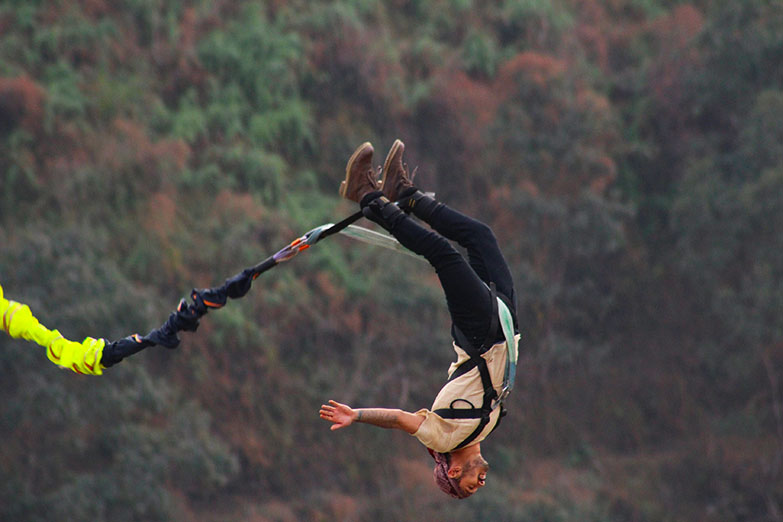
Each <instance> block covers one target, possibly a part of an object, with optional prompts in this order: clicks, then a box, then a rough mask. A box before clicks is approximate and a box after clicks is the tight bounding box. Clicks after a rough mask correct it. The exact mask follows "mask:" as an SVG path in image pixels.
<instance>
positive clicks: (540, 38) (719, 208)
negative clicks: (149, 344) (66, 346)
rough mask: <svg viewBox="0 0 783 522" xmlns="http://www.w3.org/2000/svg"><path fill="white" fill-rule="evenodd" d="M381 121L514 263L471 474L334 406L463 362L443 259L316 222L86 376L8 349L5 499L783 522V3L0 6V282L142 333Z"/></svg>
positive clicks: (326, 210) (56, 317)
mask: <svg viewBox="0 0 783 522" xmlns="http://www.w3.org/2000/svg"><path fill="white" fill-rule="evenodd" d="M397 137H400V138H402V139H403V140H404V141H405V143H406V145H407V149H406V159H407V161H408V162H409V164H410V165H411V167H413V166H418V177H417V180H418V182H419V184H420V185H421V186H422V187H423V188H424V189H426V190H431V191H434V192H436V193H437V194H438V196H439V197H440V198H441V199H443V200H444V201H446V202H448V203H449V204H451V205H452V206H454V207H456V208H458V209H461V210H463V211H465V212H467V213H470V214H472V215H475V216H477V217H478V218H480V219H481V220H483V221H485V222H487V223H488V224H490V225H492V226H493V228H494V230H495V232H496V235H497V237H498V238H499V240H500V242H501V244H502V248H503V251H504V253H505V254H506V257H507V258H508V261H509V263H510V265H511V267H512V271H513V275H514V277H515V281H516V286H517V293H518V303H517V306H518V310H519V317H520V325H521V330H522V335H523V338H522V344H521V365H520V368H519V373H518V376H517V385H516V389H515V391H514V393H513V394H512V396H511V397H510V399H509V401H508V406H509V408H510V413H509V415H508V417H507V418H506V419H505V420H504V421H503V424H502V426H501V428H500V429H499V430H498V431H497V432H495V433H494V434H493V435H492V437H491V438H489V439H488V440H487V441H486V442H485V443H484V444H483V445H482V448H483V449H484V454H485V456H486V457H487V459H488V460H489V461H490V463H491V466H492V470H491V474H490V480H489V482H488V486H487V487H486V488H484V490H482V491H481V493H480V494H477V495H474V497H472V498H470V499H468V500H465V501H460V502H455V501H452V500H450V499H448V498H447V497H445V496H444V495H442V494H441V493H440V492H438V491H437V490H436V488H435V486H434V484H433V483H432V479H431V473H432V472H431V465H432V462H431V459H430V457H429V456H428V455H427V454H426V452H425V450H424V448H422V447H421V446H420V444H419V443H418V442H417V441H416V440H415V439H413V438H412V437H408V436H407V435H405V434H402V433H400V432H391V431H386V430H379V429H373V428H368V427H366V426H364V427H363V426H358V427H353V428H350V429H349V430H346V431H339V432H330V431H329V429H328V426H327V425H326V424H325V423H324V422H323V421H321V420H320V419H318V415H317V412H318V407H319V406H320V404H321V403H322V402H324V401H325V400H327V399H329V398H334V399H337V400H341V401H343V402H347V403H350V404H353V405H356V406H370V405H375V406H386V407H401V408H404V409H408V410H416V409H418V408H420V407H428V406H429V405H430V404H431V401H432V399H433V398H434V396H435V394H436V392H437V390H438V389H439V386H440V385H441V383H442V382H443V380H444V379H445V372H446V369H447V367H448V364H449V362H450V361H451V360H452V357H453V354H452V353H451V349H450V347H449V342H450V340H449V329H448V326H449V321H448V316H447V314H446V311H445V306H444V300H443V297H442V295H441V292H440V289H439V286H438V284H437V280H436V278H435V276H434V275H433V274H432V272H431V270H429V268H428V266H427V265H426V264H424V263H422V262H421V261H419V260H416V259H413V258H408V257H407V256H400V255H397V254H393V253H389V252H388V251H385V250H382V249H378V248H376V247H372V246H368V245H364V244H360V243H355V242H351V240H349V239H347V238H342V237H335V238H331V239H329V240H328V241H324V242H322V243H320V244H319V245H318V246H317V247H315V248H313V249H311V250H309V251H308V252H306V253H304V254H302V255H300V256H298V257H297V258H295V259H294V260H292V261H291V262H289V263H288V264H286V265H285V266H283V267H279V268H277V269H275V270H274V271H272V272H270V273H267V274H264V275H263V276H262V277H261V278H259V279H258V280H257V281H256V282H255V284H254V287H253V289H252V291H251V293H250V294H249V295H248V296H247V297H245V298H244V299H243V300H242V301H237V302H232V303H230V304H229V306H227V307H226V308H224V309H222V310H220V311H217V312H214V313H211V314H209V315H208V316H207V317H206V318H205V319H204V320H203V321H202V325H201V328H200V329H199V331H198V332H197V333H196V334H185V335H184V338H183V343H182V345H181V347H180V348H179V349H178V350H174V351H167V350H165V349H163V348H154V349H148V350H146V351H145V352H143V353H141V354H139V355H137V356H134V357H133V358H132V359H129V360H126V361H125V362H123V363H121V364H120V365H118V366H116V367H113V368H111V369H109V370H108V371H107V372H106V374H105V375H104V376H102V377H84V376H79V375H76V374H74V373H72V372H67V371H61V370H60V369H58V368H57V367H56V366H54V365H52V364H51V363H50V362H49V361H48V360H47V359H46V357H45V354H44V351H43V349H41V348H40V347H37V346H35V345H31V344H29V343H25V342H22V341H17V340H12V339H10V338H9V337H7V336H3V337H0V368H2V370H0V440H2V444H0V519H2V520H9V521H39V520H40V521H44V520H46V521H50V520H78V521H82V520H84V521H87V520H89V521H112V522H116V521H126V520H128V521H130V520H138V521H142V520H143V521H155V520H193V521H218V520H221V521H222V520H249V521H259V522H260V521H294V520H323V521H326V520H329V521H331V520H345V521H360V520H361V521H364V520H374V521H379V522H380V521H399V520H433V521H439V520H458V519H474V520H497V521H538V522H561V521H595V522H598V521H612V522H620V521H628V522H631V521H633V522H641V521H683V522H685V521H687V522H692V521H780V520H783V474H782V473H783V470H782V469H781V466H782V465H783V402H781V401H782V400H783V396H782V392H783V389H782V388H781V386H782V385H781V378H782V377H783V375H781V373H783V372H782V371H781V368H783V314H781V310H783V256H781V252H783V234H781V232H782V231H783V2H780V0H754V1H747V2H745V1H731V0H726V1H708V0H695V1H691V2H685V1H678V0H603V1H599V0H516V1H514V0H496V1H487V2H480V1H477V0H432V1H424V0H392V1H388V2H380V1H373V0H338V1H316V0H313V1H305V0H275V1H268V2H259V1H236V0H230V1H229V0H209V1H207V0H190V1H188V0H180V1H162V0H116V1H111V2H109V1H107V0H82V1H64V0H62V1H56V0H50V1H43V0H3V2H2V3H0V172H1V173H2V177H0V180H2V181H1V182H0V283H1V284H2V285H3V287H4V289H5V293H6V297H7V298H10V299H15V300H18V301H22V302H25V303H28V304H30V305H31V307H32V308H33V311H34V313H36V315H37V316H38V317H39V318H40V319H41V321H42V322H43V323H44V324H46V325H47V326H49V327H52V328H58V329H59V330H60V331H61V332H62V333H63V334H64V335H65V336H66V337H68V338H71V339H76V340H81V339H83V338H84V337H86V336H94V337H104V338H108V339H119V338H120V337H124V336H126V335H128V334H130V333H133V332H139V333H142V334H144V333H146V332H147V331H149V330H150V329H152V328H154V327H157V326H159V325H160V324H161V323H162V321H163V320H164V319H165V318H166V317H167V315H168V313H169V312H170V311H171V310H172V309H173V307H174V306H175V305H176V303H177V302H178V300H179V299H180V298H181V297H183V296H186V295H187V294H188V292H189V290H190V288H192V287H208V286H215V285H218V284H220V283H222V282H223V279H224V278H226V277H228V276H230V275H233V274H235V273H237V272H239V271H240V270H241V269H242V268H244V267H246V266H251V265H253V264H255V263H256V262H258V261H260V260H261V259H263V258H265V257H266V256H268V255H270V254H271V253H273V252H275V251H276V250H277V249H279V248H281V247H282V246H283V245H285V244H286V243H287V242H289V241H290V240H292V239H293V238H295V237H297V236H299V235H300V234H302V233H304V232H305V231H307V230H309V229H311V228H313V227H315V226H317V225H320V224H323V223H326V222H334V221H337V220H339V219H340V218H341V217H343V216H345V215H347V214H348V213H350V212H353V211H354V207H353V206H352V205H350V204H348V203H346V202H344V201H341V200H340V199H339V198H338V196H337V186H338V184H339V181H340V179H341V178H342V176H343V172H344V165H345V162H346V160H347V158H348V156H349V155H350V153H351V152H352V151H353V149H354V148H355V147H356V146H357V145H358V144H359V143H361V142H363V141H365V140H370V141H372V142H373V143H374V144H375V146H376V149H377V150H378V155H379V157H376V162H378V163H380V162H381V161H382V157H383V155H384V154H385V152H386V150H387V148H388V147H389V146H390V145H391V143H392V141H393V140H394V139H395V138H397Z"/></svg>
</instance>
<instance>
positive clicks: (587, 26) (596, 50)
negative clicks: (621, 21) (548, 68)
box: [576, 0, 615, 72]
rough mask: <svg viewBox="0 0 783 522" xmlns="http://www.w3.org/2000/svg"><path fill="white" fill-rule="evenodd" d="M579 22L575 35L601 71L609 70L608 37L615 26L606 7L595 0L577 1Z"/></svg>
mask: <svg viewBox="0 0 783 522" xmlns="http://www.w3.org/2000/svg"><path fill="white" fill-rule="evenodd" d="M579 10H580V16H579V19H578V20H579V24H578V25H577V27H576V36H577V38H578V39H579V41H580V42H581V43H582V45H583V46H584V48H585V49H586V50H587V52H588V54H590V55H592V56H593V57H594V59H595V61H596V63H597V64H598V66H599V67H600V68H601V70H602V71H604V72H608V71H609V45H610V44H609V37H608V35H609V34H611V32H612V31H613V28H614V27H615V26H614V25H613V24H612V22H611V20H609V18H608V16H607V13H606V8H605V7H604V5H602V4H601V3H599V2H597V1H596V0H582V1H580V2H579Z"/></svg>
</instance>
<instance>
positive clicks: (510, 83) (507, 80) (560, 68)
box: [494, 51, 566, 99]
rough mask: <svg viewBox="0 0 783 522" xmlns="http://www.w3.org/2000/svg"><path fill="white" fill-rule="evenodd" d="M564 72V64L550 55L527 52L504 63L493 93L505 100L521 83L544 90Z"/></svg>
mask: <svg viewBox="0 0 783 522" xmlns="http://www.w3.org/2000/svg"><path fill="white" fill-rule="evenodd" d="M565 71H566V64H565V62H563V61H562V60H559V59H557V58H555V57H554V56H551V55H546V54H541V53H537V52H534V51H527V52H523V53H520V54H518V55H516V56H515V57H514V58H512V59H510V60H509V61H507V62H505V63H504V64H503V65H502V66H501V67H500V70H499V71H498V75H497V79H496V80H495V87H496V88H495V89H494V92H495V93H497V94H499V95H500V97H501V98H503V99H506V98H508V96H509V95H510V94H511V93H512V92H513V90H514V88H515V86H516V85H518V84H519V83H520V81H521V82H524V83H533V84H534V85H535V86H536V87H539V88H541V89H545V88H546V87H547V84H548V83H549V82H551V81H552V80H553V79H555V78H557V77H559V76H560V75H562V74H563V73H564V72H565Z"/></svg>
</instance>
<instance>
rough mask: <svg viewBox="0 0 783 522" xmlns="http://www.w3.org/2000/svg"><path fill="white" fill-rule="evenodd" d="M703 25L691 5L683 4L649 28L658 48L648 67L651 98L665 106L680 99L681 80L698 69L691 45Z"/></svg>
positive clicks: (702, 20) (698, 14)
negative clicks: (657, 43) (653, 59)
mask: <svg viewBox="0 0 783 522" xmlns="http://www.w3.org/2000/svg"><path fill="white" fill-rule="evenodd" d="M703 25H704V17H703V16H702V14H701V13H700V12H699V11H698V10H697V9H696V8H695V7H693V6H691V5H683V6H680V7H678V8H676V9H675V10H674V11H672V13H671V14H669V15H668V16H665V17H663V18H660V19H658V20H656V21H655V22H653V23H652V24H651V25H650V30H651V32H652V33H653V35H654V36H656V39H657V41H658V42H659V45H660V52H659V53H658V57H657V60H656V61H655V62H654V64H653V65H652V67H651V68H650V83H651V85H652V88H653V95H654V96H655V97H656V98H657V99H658V101H659V102H661V103H662V104H664V105H669V106H670V105H671V104H672V102H676V101H677V100H679V99H681V98H682V95H681V93H682V92H683V91H684V90H685V89H684V88H683V87H684V86H683V83H682V82H683V79H684V78H685V77H686V75H687V74H688V73H689V72H690V71H691V70H692V69H693V68H694V67H696V66H697V64H698V61H699V54H698V50H697V49H696V47H694V46H693V45H692V43H693V40H694V38H695V37H696V35H698V34H699V32H700V31H701V29H702V27H703Z"/></svg>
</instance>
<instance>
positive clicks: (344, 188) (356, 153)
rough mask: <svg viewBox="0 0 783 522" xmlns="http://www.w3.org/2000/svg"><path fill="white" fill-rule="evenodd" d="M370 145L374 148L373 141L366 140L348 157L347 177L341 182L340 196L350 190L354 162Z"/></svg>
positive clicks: (343, 195)
mask: <svg viewBox="0 0 783 522" xmlns="http://www.w3.org/2000/svg"><path fill="white" fill-rule="evenodd" d="M368 146H369V147H370V148H372V143H370V142H369V141H365V142H364V143H362V144H361V145H359V146H358V147H356V150H355V151H353V154H351V157H350V158H349V159H348V163H347V164H346V166H345V179H344V180H343V182H342V183H340V191H339V192H340V197H343V198H345V193H346V192H347V191H348V184H349V183H350V182H351V167H352V166H353V162H354V161H356V158H357V157H358V156H359V154H360V153H361V152H362V151H363V150H364V149H366V148H367V147H368ZM346 199H347V198H346Z"/></svg>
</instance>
